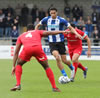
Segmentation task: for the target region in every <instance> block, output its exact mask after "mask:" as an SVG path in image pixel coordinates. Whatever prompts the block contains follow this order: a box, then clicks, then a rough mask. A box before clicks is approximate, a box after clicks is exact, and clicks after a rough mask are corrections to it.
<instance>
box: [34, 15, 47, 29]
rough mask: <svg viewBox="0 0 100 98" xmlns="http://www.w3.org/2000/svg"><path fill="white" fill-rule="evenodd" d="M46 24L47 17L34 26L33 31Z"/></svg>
mask: <svg viewBox="0 0 100 98" xmlns="http://www.w3.org/2000/svg"><path fill="white" fill-rule="evenodd" d="M46 23H47V17H44V18H43V19H42V20H41V21H40V22H39V23H38V24H37V25H36V26H35V30H38V29H39V27H40V26H41V25H43V24H46Z"/></svg>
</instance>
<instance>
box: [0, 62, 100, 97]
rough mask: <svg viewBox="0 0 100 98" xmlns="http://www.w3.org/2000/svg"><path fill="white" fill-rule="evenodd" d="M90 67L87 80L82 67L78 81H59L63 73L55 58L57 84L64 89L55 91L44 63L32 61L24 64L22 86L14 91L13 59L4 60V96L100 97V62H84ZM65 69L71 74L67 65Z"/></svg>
mask: <svg viewBox="0 0 100 98" xmlns="http://www.w3.org/2000/svg"><path fill="white" fill-rule="evenodd" d="M81 62H82V64H83V65H84V66H87V67H88V75H87V79H84V78H83V72H82V70H80V69H78V71H77V74H76V78H75V82H73V83H72V82H70V83H68V84H59V83H58V78H59V76H61V73H60V71H59V69H58V68H57V66H56V62H55V61H54V60H50V61H49V65H50V67H51V68H52V70H53V72H54V75H55V81H56V84H57V87H59V88H60V89H61V91H62V92H60V93H58V92H52V88H51V85H50V83H49V80H48V79H47V77H46V74H45V71H44V70H43V68H42V67H41V65H40V64H39V63H38V62H37V61H36V60H32V61H30V62H28V63H26V64H25V65H24V66H23V75H22V81H21V82H22V84H21V86H22V89H21V91H16V92H11V91H10V88H12V87H13V86H14V85H15V84H16V81H15V77H13V76H11V69H12V60H0V98H100V61H81ZM65 71H66V72H67V74H68V76H70V70H69V68H68V67H67V66H66V65H65Z"/></svg>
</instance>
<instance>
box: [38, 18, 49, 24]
mask: <svg viewBox="0 0 100 98" xmlns="http://www.w3.org/2000/svg"><path fill="white" fill-rule="evenodd" d="M47 19H48V18H47V17H44V18H43V19H42V20H41V21H40V22H39V24H41V25H42V24H47Z"/></svg>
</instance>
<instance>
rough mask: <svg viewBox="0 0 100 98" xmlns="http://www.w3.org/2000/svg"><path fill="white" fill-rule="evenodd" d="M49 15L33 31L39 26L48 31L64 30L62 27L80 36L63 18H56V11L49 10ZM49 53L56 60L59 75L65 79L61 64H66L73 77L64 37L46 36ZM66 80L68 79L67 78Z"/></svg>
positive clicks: (58, 35) (53, 9)
mask: <svg viewBox="0 0 100 98" xmlns="http://www.w3.org/2000/svg"><path fill="white" fill-rule="evenodd" d="M50 15H51V16H48V17H45V18H43V19H42V20H41V21H40V23H39V24H37V25H36V27H35V29H38V28H39V26H40V25H44V24H45V25H46V26H47V30H48V31H59V30H64V26H66V27H68V28H69V29H70V30H71V31H72V32H73V33H75V34H76V35H77V36H78V37H79V38H81V36H80V35H79V34H78V33H77V32H76V31H75V29H74V28H73V27H72V26H71V25H70V23H69V22H68V21H67V20H65V19H64V18H62V17H60V16H57V9H56V8H51V9H50ZM48 41H49V46H50V51H51V53H52V54H53V56H54V57H55V58H56V61H57V66H58V68H59V69H60V70H61V73H62V74H63V75H64V76H66V77H67V74H66V72H65V70H64V66H63V65H62V63H61V60H62V61H63V63H65V64H67V65H68V66H69V68H70V69H71V70H72V71H71V78H72V77H74V68H73V66H72V64H71V63H70V61H68V60H67V59H66V49H65V44H64V35H63V34H57V35H50V36H48ZM67 78H68V77H67Z"/></svg>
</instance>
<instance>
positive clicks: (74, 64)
mask: <svg viewBox="0 0 100 98" xmlns="http://www.w3.org/2000/svg"><path fill="white" fill-rule="evenodd" d="M79 56H80V55H79V54H77V53H74V54H73V56H72V62H73V66H74V67H75V74H76V71H77V67H78V58H79Z"/></svg>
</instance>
